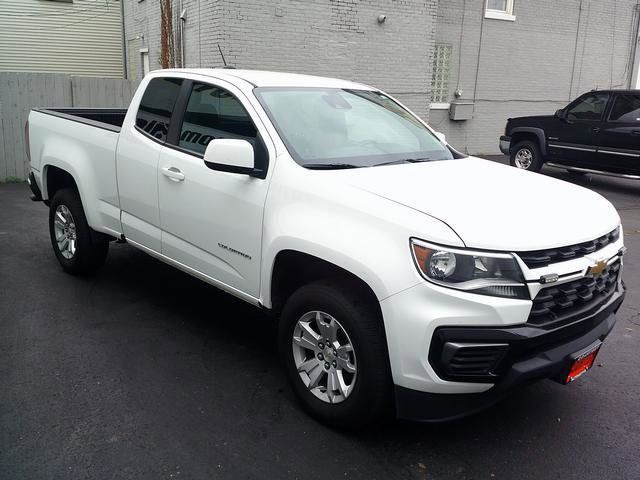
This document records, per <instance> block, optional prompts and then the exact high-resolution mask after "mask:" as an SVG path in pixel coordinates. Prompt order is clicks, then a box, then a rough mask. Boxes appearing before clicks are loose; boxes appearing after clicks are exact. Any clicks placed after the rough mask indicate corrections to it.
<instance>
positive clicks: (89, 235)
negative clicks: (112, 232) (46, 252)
mask: <svg viewBox="0 0 640 480" xmlns="http://www.w3.org/2000/svg"><path fill="white" fill-rule="evenodd" d="M49 235H50V237H51V246H52V247H53V251H54V253H55V254H56V258H57V259H58V262H60V265H61V266H62V269H63V270H64V271H65V272H67V273H70V274H73V275H77V274H82V273H90V272H93V271H95V270H97V269H98V268H100V267H101V266H102V265H103V264H104V261H105V259H106V258H107V252H108V250H109V242H108V240H106V239H104V238H101V236H100V234H98V233H96V232H93V231H92V230H91V228H90V227H89V224H88V223H87V218H86V217H85V214H84V209H83V208H82V202H81V201H80V195H78V191H77V190H75V189H71V188H65V189H62V190H58V191H57V192H56V193H55V194H54V196H53V199H52V200H51V204H50V206H49ZM65 240H66V243H65Z"/></svg>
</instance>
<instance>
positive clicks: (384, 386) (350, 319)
mask: <svg viewBox="0 0 640 480" xmlns="http://www.w3.org/2000/svg"><path fill="white" fill-rule="evenodd" d="M357 291H359V289H358V288H357V287H356V288H350V287H349V286H345V285H339V284H338V285H337V284H334V283H329V282H327V281H321V282H316V283H311V284H309V285H305V286H303V287H301V288H300V289H299V290H297V291H296V292H295V293H293V295H291V297H290V298H289V299H288V300H287V302H286V304H285V307H284V309H283V311H282V316H281V319H280V324H279V332H278V337H279V347H280V356H281V359H282V362H283V364H284V367H285V370H286V374H287V377H288V379H289V382H290V384H291V387H292V389H293V391H294V393H295V395H296V397H297V398H298V400H299V401H300V403H301V404H302V407H303V408H304V409H305V410H306V411H307V412H308V413H309V414H310V415H311V416H313V417H314V418H316V419H317V420H319V421H321V422H323V423H325V424H328V425H330V426H332V427H336V428H340V429H358V428H362V427H364V426H365V425H368V424H370V423H372V422H375V421H376V420H380V419H382V418H383V416H384V414H385V413H386V412H387V411H388V407H389V405H390V403H391V402H390V399H391V393H392V381H391V372H390V368H389V360H388V354H387V345H386V339H385V334H384V328H383V326H382V319H381V318H379V313H378V312H377V309H375V308H373V307H372V306H370V305H367V303H366V302H364V301H363V299H364V298H365V297H364V296H363V295H357V294H355V293H352V292H357ZM317 312H323V315H320V318H321V319H322V322H324V324H325V325H327V324H328V325H331V321H332V319H331V318H330V317H333V325H334V326H335V327H336V329H335V331H337V336H336V337H334V338H336V340H337V344H338V345H339V346H338V347H337V348H336V352H337V353H336V352H334V353H333V354H331V352H330V351H328V347H327V345H324V347H325V348H324V349H322V348H321V347H320V346H318V343H317V342H316V340H317V339H316V338H314V337H313V336H311V335H309V334H308V331H307V332H305V333H304V334H303V335H299V334H300V333H301V329H300V326H299V321H302V320H303V319H305V318H306V319H307V320H308V321H309V324H310V326H311V329H312V330H313V329H314V328H315V332H314V333H316V334H318V333H321V329H320V328H317V327H318V326H319V325H320V324H319V323H318V320H317V318H318V317H317ZM329 316H330V317H329ZM314 322H315V323H314ZM330 330H331V329H330V328H329V330H328V331H330ZM326 332H327V330H325V331H324V333H326ZM343 333H344V334H345V335H343ZM295 335H299V336H298V338H303V339H304V338H306V339H309V340H312V343H313V344H314V345H315V348H314V349H313V350H312V349H308V348H305V347H300V346H299V345H298V343H297V341H295V340H294V336H295ZM319 337H320V338H319V343H320V344H324V343H325V342H323V341H322V337H321V336H319ZM300 343H303V342H302V340H301V342H300ZM304 343H305V345H306V346H307V347H308V343H306V342H304ZM330 343H331V339H330ZM347 343H350V344H351V346H352V348H353V351H352V352H349V349H348V347H346V345H347ZM335 345H336V343H334V346H335ZM301 351H304V352H306V355H307V357H306V359H304V360H303V358H305V357H301V356H300V352H301ZM296 352H298V353H296ZM322 353H324V355H325V356H324V358H322V359H318V354H322ZM330 354H331V355H330ZM296 355H297V356H296ZM312 360H313V361H316V363H317V365H316V366H315V367H310V368H307V369H306V370H304V373H303V374H301V373H299V372H298V366H297V365H300V364H304V363H310V364H313V362H312ZM323 362H324V364H323ZM329 362H331V363H329ZM327 365H329V370H327ZM343 367H344V368H343ZM353 367H355V373H351V371H350V369H352V368H353ZM323 368H324V370H322V369H323ZM317 369H320V370H317ZM338 371H340V372H341V377H340V376H338V373H337V372H338ZM315 375H319V377H320V378H319V380H318V384H319V387H317V388H315V389H313V390H312V389H310V388H309V387H308V386H307V384H310V385H311V382H310V380H311V378H312V377H315ZM302 376H305V380H303V378H302ZM330 376H332V377H333V378H334V379H337V380H336V381H337V382H338V383H332V385H333V386H334V387H336V388H331V389H328V388H326V387H327V386H328V385H329V378H330ZM340 380H341V381H340ZM323 384H324V386H325V391H324V393H323V392H322V385H323ZM340 385H344V386H347V387H348V388H345V389H342V388H341V387H340ZM343 391H344V392H346V395H344V394H343V393H342V392H343ZM334 392H336V394H335V395H334V394H333V393H334ZM331 396H332V397H333V400H329V398H328V397H331Z"/></svg>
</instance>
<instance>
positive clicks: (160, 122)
mask: <svg viewBox="0 0 640 480" xmlns="http://www.w3.org/2000/svg"><path fill="white" fill-rule="evenodd" d="M181 85H182V79H181V78H154V79H152V80H151V81H150V82H149V85H147V89H146V90H145V92H144V95H143V96H142V100H141V101H140V107H139V108H138V113H137V115H136V128H137V129H138V130H140V131H142V132H144V133H146V134H147V135H149V136H151V137H153V138H156V139H158V140H160V141H161V142H165V141H166V139H167V132H168V131H169V119H170V118H171V113H172V112H173V107H174V105H175V103H176V99H177V98H178V93H179V92H180V86H181Z"/></svg>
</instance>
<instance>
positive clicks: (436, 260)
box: [411, 239, 529, 299]
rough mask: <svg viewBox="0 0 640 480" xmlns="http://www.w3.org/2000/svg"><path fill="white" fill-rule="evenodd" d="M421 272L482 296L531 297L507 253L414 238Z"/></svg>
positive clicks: (414, 253)
mask: <svg viewBox="0 0 640 480" xmlns="http://www.w3.org/2000/svg"><path fill="white" fill-rule="evenodd" d="M411 250H412V252H413V258H414V260H415V262H416V265H417V267H418V270H420V273H421V274H422V276H423V277H424V278H426V279H427V280H428V281H430V282H432V283H435V284H437V285H442V286H443V287H449V288H455V289H457V290H464V291H467V292H473V293H479V294H482V295H493V296H496V297H508V298H521V299H528V298H529V290H528V289H527V286H526V284H525V281H524V278H523V277H522V272H521V271H520V267H519V266H518V263H517V262H516V259H515V258H514V257H513V255H510V254H508V253H491V252H472V251H467V250H463V249H457V248H448V247H441V246H438V245H431V244H429V243H426V242H423V241H421V240H416V239H411Z"/></svg>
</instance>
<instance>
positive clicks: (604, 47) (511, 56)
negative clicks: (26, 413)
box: [430, 0, 637, 154]
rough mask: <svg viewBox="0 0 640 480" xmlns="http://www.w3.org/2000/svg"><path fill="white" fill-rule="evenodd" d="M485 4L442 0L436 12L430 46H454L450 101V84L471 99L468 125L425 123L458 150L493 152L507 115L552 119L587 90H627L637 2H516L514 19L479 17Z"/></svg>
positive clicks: (443, 119) (438, 117)
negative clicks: (549, 115)
mask: <svg viewBox="0 0 640 480" xmlns="http://www.w3.org/2000/svg"><path fill="white" fill-rule="evenodd" d="M484 3H485V2H484V0H466V1H465V0H446V1H444V0H441V1H440V2H439V7H438V17H437V31H436V42H438V43H448V44H450V45H452V47H453V50H452V53H453V56H452V59H451V77H450V78H451V79H450V93H451V95H452V98H453V92H454V91H455V90H456V87H458V88H460V89H461V90H462V91H463V96H462V98H463V99H468V100H473V99H474V97H475V112H474V117H473V119H472V120H467V121H461V122H452V121H450V120H449V119H448V111H446V110H444V111H443V110H432V111H431V114H430V122H431V125H432V126H433V127H434V128H436V129H438V130H440V131H442V132H443V133H445V134H446V135H447V139H448V140H449V142H450V143H451V144H452V145H454V146H456V147H457V148H459V149H461V150H463V151H468V152H470V153H477V154H484V153H498V137H499V136H500V135H501V133H502V131H503V130H504V125H505V122H506V120H507V118H508V117H515V116H522V115H536V114H553V112H554V111H555V110H557V109H558V108H560V107H563V106H565V105H566V104H567V103H568V102H569V100H570V99H573V98H575V97H576V96H578V95H579V94H581V93H584V92H585V91H588V90H591V89H593V88H609V87H613V88H616V87H618V88H624V87H628V81H629V69H628V67H627V63H628V60H629V54H630V51H631V47H632V42H633V41H635V32H633V31H632V18H633V12H634V6H635V5H636V3H637V2H636V0H583V1H582V2H581V1H580V0H565V1H563V2H557V1H554V0H536V1H535V2H532V1H525V0H515V6H514V14H515V16H516V20H515V22H511V21H505V20H494V19H485V18H484V15H483V9H484ZM581 4H582V10H581ZM464 6H466V8H463V7H464ZM463 11H464V23H463ZM579 16H580V25H579V28H578V18H579ZM481 27H482V44H481V47H480V49H479V42H480V37H481ZM576 40H577V43H576ZM478 52H479V56H480V60H479V62H478ZM574 52H575V58H574ZM459 61H460V69H458V62H459ZM478 66H479V68H477V67H478ZM476 76H477V81H476Z"/></svg>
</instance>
